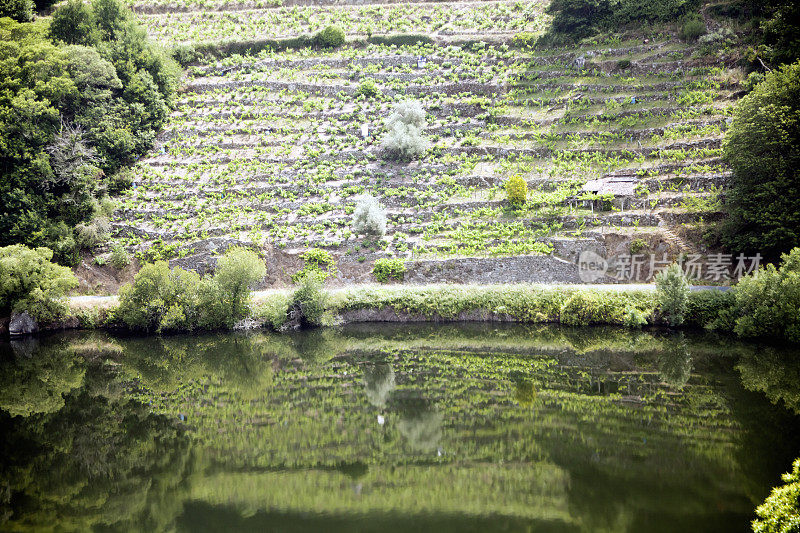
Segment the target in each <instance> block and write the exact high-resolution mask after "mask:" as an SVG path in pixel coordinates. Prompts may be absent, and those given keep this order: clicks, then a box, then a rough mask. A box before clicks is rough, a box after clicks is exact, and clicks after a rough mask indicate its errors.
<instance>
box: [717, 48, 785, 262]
mask: <svg viewBox="0 0 800 533" xmlns="http://www.w3.org/2000/svg"><path fill="white" fill-rule="evenodd" d="M722 149H723V155H724V158H725V160H726V161H727V162H728V163H729V164H730V165H731V169H732V171H733V173H732V176H731V178H730V181H729V188H728V191H727V197H726V202H725V206H724V208H725V210H726V211H727V215H728V216H727V220H726V221H725V223H724V226H723V229H722V240H723V243H724V244H725V245H726V247H727V248H728V249H729V250H732V251H734V252H743V253H746V254H748V255H754V254H755V253H756V252H760V253H761V254H762V255H764V256H765V257H766V258H767V259H770V260H774V259H777V258H778V256H779V254H781V253H783V252H787V251H789V250H791V249H792V248H794V247H796V246H800V218H798V217H797V216H796V215H797V213H800V62H798V63H794V64H793V65H790V66H787V67H784V68H781V69H780V70H773V71H772V72H769V73H767V75H766V76H765V78H764V81H763V82H761V83H759V84H758V85H757V86H756V87H755V89H753V91H752V92H751V93H750V94H748V95H747V96H745V97H744V98H742V99H741V100H740V101H739V103H738V105H737V106H736V109H735V110H734V115H733V122H732V124H731V126H730V129H729V130H728V132H727V134H726V136H725V140H724V141H723V144H722Z"/></svg>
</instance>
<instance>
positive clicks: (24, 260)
mask: <svg viewBox="0 0 800 533" xmlns="http://www.w3.org/2000/svg"><path fill="white" fill-rule="evenodd" d="M52 258H53V252H52V250H49V249H47V248H36V249H35V250H32V249H30V248H28V247H27V246H24V245H22V244H15V245H13V246H6V247H4V248H0V316H8V314H9V313H10V312H12V311H19V312H21V311H28V313H29V314H30V315H31V316H33V317H34V318H36V319H37V320H52V319H54V318H56V317H57V316H59V315H60V314H62V313H63V312H64V311H65V310H66V306H65V304H64V302H63V296H64V295H65V294H66V293H67V291H69V290H70V289H72V288H74V287H76V286H77V285H78V280H77V279H76V278H75V275H74V274H73V273H72V271H71V270H70V269H69V268H67V267H63V266H59V265H56V264H54V263H52V262H51V261H50V260H51V259H52Z"/></svg>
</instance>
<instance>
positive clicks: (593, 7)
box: [544, 0, 699, 42]
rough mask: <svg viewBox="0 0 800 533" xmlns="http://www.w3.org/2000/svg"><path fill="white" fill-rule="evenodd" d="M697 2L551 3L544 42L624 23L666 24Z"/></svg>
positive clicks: (560, 0)
mask: <svg viewBox="0 0 800 533" xmlns="http://www.w3.org/2000/svg"><path fill="white" fill-rule="evenodd" d="M698 4H699V2H698V1H697V0H553V2H551V3H550V6H549V7H548V8H547V12H548V13H550V14H551V15H553V22H552V25H551V27H550V30H549V31H548V33H547V35H545V37H544V41H545V42H548V41H550V42H564V41H574V40H578V39H581V38H584V37H588V36H590V35H592V34H594V33H595V32H596V31H598V30H609V29H618V28H619V27H620V26H625V25H627V24H632V23H634V24H642V23H643V22H670V21H673V20H675V19H677V18H679V17H681V16H683V15H685V14H687V13H689V12H691V11H692V10H693V9H695V8H696V7H697V6H698Z"/></svg>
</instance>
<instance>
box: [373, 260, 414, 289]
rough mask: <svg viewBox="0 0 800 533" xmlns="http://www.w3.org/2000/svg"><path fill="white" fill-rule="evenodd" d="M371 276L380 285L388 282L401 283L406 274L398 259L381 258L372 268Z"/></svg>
mask: <svg viewBox="0 0 800 533" xmlns="http://www.w3.org/2000/svg"><path fill="white" fill-rule="evenodd" d="M372 274H373V275H374V276H375V279H377V280H378V281H380V282H381V283H386V282H387V281H389V280H395V281H402V280H403V277H405V274H406V265H405V263H404V262H403V261H402V260H400V259H388V258H385V257H382V258H380V259H378V260H376V261H375V264H374V265H373V266H372Z"/></svg>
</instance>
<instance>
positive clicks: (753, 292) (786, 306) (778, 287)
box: [733, 248, 800, 342]
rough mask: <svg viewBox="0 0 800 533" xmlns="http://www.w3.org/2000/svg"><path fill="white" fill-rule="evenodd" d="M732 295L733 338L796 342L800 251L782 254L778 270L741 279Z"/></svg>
mask: <svg viewBox="0 0 800 533" xmlns="http://www.w3.org/2000/svg"><path fill="white" fill-rule="evenodd" d="M734 295H735V297H736V303H735V307H734V311H733V312H734V316H735V321H736V322H735V326H734V331H735V332H736V334H737V335H739V336H742V337H772V338H784V339H787V340H790V341H792V342H800V248H795V249H793V250H792V251H791V252H790V253H788V254H784V255H783V256H782V264H781V266H780V268H775V266H773V265H767V267H766V268H764V269H761V270H759V271H758V273H757V275H749V276H746V277H744V278H742V279H741V280H740V281H739V283H738V285H736V287H735V288H734Z"/></svg>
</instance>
